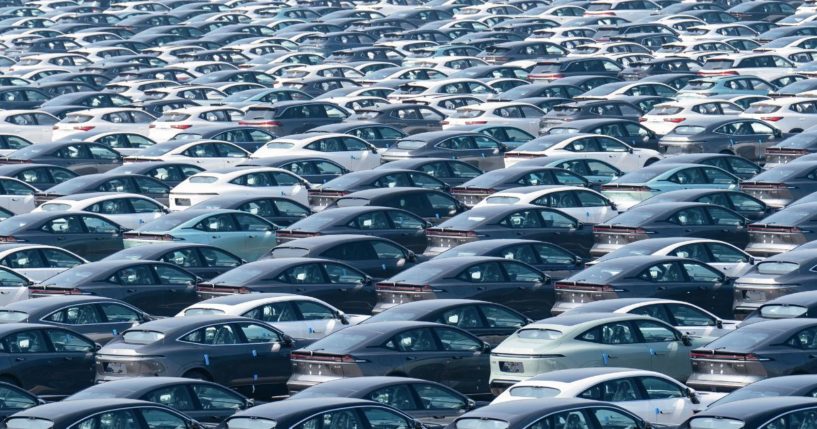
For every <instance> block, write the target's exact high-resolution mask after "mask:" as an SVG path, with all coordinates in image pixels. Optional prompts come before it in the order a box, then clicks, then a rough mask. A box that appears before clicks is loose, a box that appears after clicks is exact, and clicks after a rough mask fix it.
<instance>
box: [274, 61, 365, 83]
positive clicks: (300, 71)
mask: <svg viewBox="0 0 817 429" xmlns="http://www.w3.org/2000/svg"><path fill="white" fill-rule="evenodd" d="M320 77H347V78H350V79H358V78H362V77H363V73H361V72H359V71H358V70H357V69H355V68H354V67H350V66H344V65H337V64H317V65H312V66H306V65H305V66H298V67H293V68H291V69H288V70H287V71H285V72H284V74H283V76H281V78H280V79H278V80H277V81H276V82H275V85H274V86H275V87H283V86H287V85H288V84H290V83H299V82H301V81H303V80H306V79H310V78H320Z"/></svg>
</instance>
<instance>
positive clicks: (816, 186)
mask: <svg viewBox="0 0 817 429" xmlns="http://www.w3.org/2000/svg"><path fill="white" fill-rule="evenodd" d="M740 189H741V191H743V192H746V193H747V194H749V195H751V196H753V197H755V198H757V199H759V200H761V201H763V202H764V203H766V204H767V205H769V206H771V207H774V208H782V207H785V206H787V205H788V204H790V203H792V202H794V201H797V200H798V199H800V198H803V197H805V196H806V195H809V194H811V193H813V192H816V191H817V160H808V161H807V160H805V159H804V160H799V161H797V162H791V163H788V164H784V165H781V166H779V167H777V168H773V169H771V170H767V171H764V172H762V173H760V174H758V175H757V176H754V177H752V178H751V179H747V180H745V181H743V182H742V183H741V184H740Z"/></svg>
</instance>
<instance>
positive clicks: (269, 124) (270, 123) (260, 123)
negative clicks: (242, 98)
mask: <svg viewBox="0 0 817 429" xmlns="http://www.w3.org/2000/svg"><path fill="white" fill-rule="evenodd" d="M238 125H252V126H256V127H280V126H281V123H280V122H278V121H258V122H252V121H238Z"/></svg>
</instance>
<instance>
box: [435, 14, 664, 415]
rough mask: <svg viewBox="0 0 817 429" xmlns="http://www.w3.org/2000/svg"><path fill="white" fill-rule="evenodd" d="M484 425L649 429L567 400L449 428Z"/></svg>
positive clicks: (493, 410) (604, 408)
mask: <svg viewBox="0 0 817 429" xmlns="http://www.w3.org/2000/svg"><path fill="white" fill-rule="evenodd" d="M656 7H657V6H656ZM486 422H490V423H486ZM486 425H491V426H490V427H502V428H505V429H524V428H550V427H564V428H566V429H585V428H590V427H605V428H606V427H619V425H621V427H624V428H643V427H649V423H647V422H645V421H644V420H642V419H641V418H640V417H638V416H637V415H635V414H633V413H631V412H630V411H628V410H626V409H624V408H622V407H619V406H618V405H615V404H610V403H606V402H599V401H589V400H586V399H567V398H565V399H550V398H548V399H528V400H524V401H511V402H507V403H500V404H492V405H489V406H487V407H482V408H478V409H476V410H474V411H471V412H468V413H466V414H465V415H463V416H462V417H460V418H458V419H456V420H455V421H454V423H452V424H451V425H450V426H449V427H450V428H452V429H472V428H473V429H487V427H488V426H486ZM608 425H609V426H608Z"/></svg>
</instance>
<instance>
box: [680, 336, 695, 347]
mask: <svg viewBox="0 0 817 429" xmlns="http://www.w3.org/2000/svg"><path fill="white" fill-rule="evenodd" d="M681 342H682V343H684V345H685V346H687V347H690V346H692V338H690V337H689V335H687V334H684V335H682V336H681Z"/></svg>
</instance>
